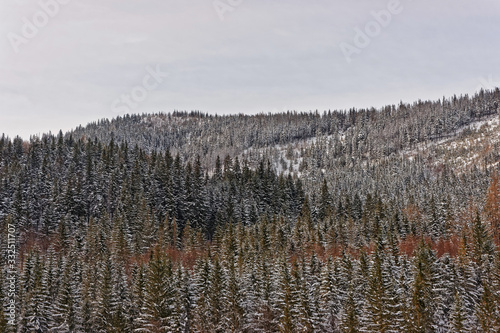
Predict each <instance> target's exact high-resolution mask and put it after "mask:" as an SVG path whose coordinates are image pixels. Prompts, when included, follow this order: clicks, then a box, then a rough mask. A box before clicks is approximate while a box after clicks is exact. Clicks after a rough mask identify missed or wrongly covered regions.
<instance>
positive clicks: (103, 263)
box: [0, 89, 500, 332]
mask: <svg viewBox="0 0 500 333" xmlns="http://www.w3.org/2000/svg"><path fill="white" fill-rule="evenodd" d="M499 103H500V90H499V89H495V90H493V91H481V92H479V93H478V94H476V95H474V96H470V97H469V96H460V97H456V96H453V97H451V98H448V99H447V98H443V99H442V100H440V101H425V102H423V101H417V102H415V103H412V104H404V103H399V104H398V105H391V106H386V107H384V108H382V109H380V110H375V109H364V110H354V109H353V110H348V111H326V112H322V113H320V112H295V111H290V112H287V113H281V114H259V115H225V116H214V115H206V114H202V113H200V112H190V113H187V112H174V113H172V114H161V113H158V114H149V115H127V116H124V117H118V118H116V119H113V120H101V121H98V122H95V123H92V124H89V125H87V126H85V127H78V128H77V129H76V130H74V131H72V132H68V133H62V132H61V133H59V134H58V135H51V134H46V135H43V136H42V137H32V138H31V140H30V141H29V142H23V141H22V140H21V139H20V138H14V139H10V138H7V137H5V136H2V138H1V139H0V231H1V237H0V248H2V251H1V262H2V264H1V265H2V266H1V267H2V269H1V270H0V275H2V276H4V277H6V278H2V277H1V276H0V281H1V282H0V300H3V301H0V310H1V311H0V331H2V332H4V331H6V327H7V325H6V323H7V320H8V318H9V316H10V314H11V313H14V315H15V316H16V319H17V320H16V323H18V324H17V326H16V327H15V329H16V331H17V332H359V331H363V332H494V331H497V330H498V329H499V328H500V322H499V318H500V313H499V308H500V297H499V296H500V252H499V248H498V246H499V244H500V185H499V177H498V170H499V168H500V164H499V162H500V155H499V152H500V149H499V148H500V147H499V145H500V118H499V109H498V105H499ZM14 239H15V240H14ZM12 256H13V257H12ZM12 258H14V259H12ZM11 264H12V266H11ZM10 281H14V282H13V283H11V282H10ZM12 290H13V291H12ZM9 293H13V294H15V295H16V297H15V300H16V301H15V303H14V305H12V306H11V308H9V306H10V304H11V303H10V302H8V301H7V300H8V299H10V296H8V295H9Z"/></svg>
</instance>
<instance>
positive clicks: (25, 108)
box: [0, 0, 500, 139]
mask: <svg viewBox="0 0 500 333" xmlns="http://www.w3.org/2000/svg"><path fill="white" fill-rule="evenodd" d="M44 4H45V5H44ZM499 32H500V1H498V0H481V1H471V0H440V1H435V0H434V1H430V0H414V1H411V0H400V1H397V0H390V1H386V0H380V1H379V0H307V1H306V0H302V1H298V0H286V1H285V0H281V1H280V0H276V1H269V0H216V1H213V0H188V1H186V0H5V1H3V0H2V1H1V2H0V36H1V38H0V133H6V134H7V135H9V136H11V137H13V136H15V135H18V134H19V135H21V136H23V137H24V138H25V139H27V138H29V135H30V134H38V133H44V132H48V131H49V130H50V131H52V132H57V131H58V130H59V129H62V130H63V131H66V130H70V129H72V128H74V127H76V126H78V125H80V124H82V125H85V124H86V123H88V122H91V121H94V120H97V119H101V118H113V117H116V116H117V115H123V114H125V113H127V112H130V113H143V112H148V113H149V112H158V111H163V112H170V111H173V110H200V111H203V112H209V113H218V114H227V113H256V112H277V111H286V110H298V111H308V110H316V109H318V110H320V111H323V110H328V109H332V110H333V109H345V108H350V107H357V108H361V107H371V106H373V107H381V106H383V105H385V104H397V103H398V102H399V101H400V100H403V101H405V102H413V101H414V100H417V99H419V98H421V99H438V98H440V97H442V96H443V95H446V96H449V95H452V94H454V93H456V94H462V93H469V94H471V93H474V92H475V91H476V90H477V89H478V88H479V87H480V86H481V85H482V86H484V87H485V88H491V87H492V86H494V85H497V83H496V82H500V61H499V59H500V43H498V34H499ZM155 72H156V73H155ZM151 73H153V75H152V74H151ZM165 73H168V75H167V74H165ZM498 85H500V84H498Z"/></svg>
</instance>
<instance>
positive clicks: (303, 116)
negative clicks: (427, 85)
mask: <svg viewBox="0 0 500 333" xmlns="http://www.w3.org/2000/svg"><path fill="white" fill-rule="evenodd" d="M499 103H500V92H499V90H498V89H496V90H495V91H481V92H480V93H478V94H476V95H474V96H473V97H470V96H468V95H465V96H460V97H457V96H453V97H451V98H448V99H446V98H443V100H439V101H418V102H414V103H413V104H403V103H400V104H399V105H388V106H386V107H384V108H382V109H381V110H376V109H373V108H372V109H360V110H354V109H351V110H348V111H347V110H342V111H324V112H318V111H316V112H296V111H293V110H290V111H288V112H286V113H278V114H259V115H243V114H240V115H223V116H217V115H208V114H204V113H200V112H173V113H171V114H148V115H125V116H119V117H117V118H116V119H113V120H101V121H98V122H96V123H92V124H89V125H87V126H85V127H79V128H77V129H76V130H75V131H73V132H71V133H69V134H70V135H72V136H73V138H75V139H79V138H81V137H85V138H87V139H92V140H94V139H95V138H97V139H98V140H99V141H101V142H106V143H109V142H110V140H111V139H114V142H115V143H117V144H120V143H122V142H127V143H128V144H129V146H130V147H133V146H135V145H138V146H139V148H141V149H143V150H145V151H146V152H151V151H153V150H159V151H165V150H166V149H170V151H171V152H172V153H174V154H175V153H177V152H179V153H181V155H182V156H183V158H184V159H187V160H191V162H193V161H194V159H195V157H196V156H198V155H199V156H200V157H201V159H202V162H203V163H205V162H209V163H212V164H211V165H212V167H213V163H214V162H215V157H216V156H217V155H219V156H225V155H227V154H229V155H231V156H236V155H238V154H241V153H242V152H243V151H245V150H246V149H249V148H264V147H272V146H276V145H287V144H294V143H296V142H299V141H301V140H306V139H309V138H314V137H317V136H320V135H324V136H332V138H333V139H334V140H337V141H341V142H345V147H342V148H338V149H340V150H342V149H344V150H347V151H348V152H349V153H352V154H353V155H369V156H371V157H372V158H373V157H381V156H389V155H391V154H393V153H395V152H398V151H400V150H401V149H404V148H412V147H414V146H415V145H416V144H418V143H420V142H424V141H434V140H439V139H442V138H445V137H449V136H453V135H455V134H457V132H458V131H459V130H461V129H463V128H464V127H465V126H468V125H470V124H472V123H474V122H476V121H479V120H482V119H484V118H485V117H488V116H490V115H494V114H497V112H498V104H499ZM339 144H340V143H339ZM208 165H210V164H208Z"/></svg>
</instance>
